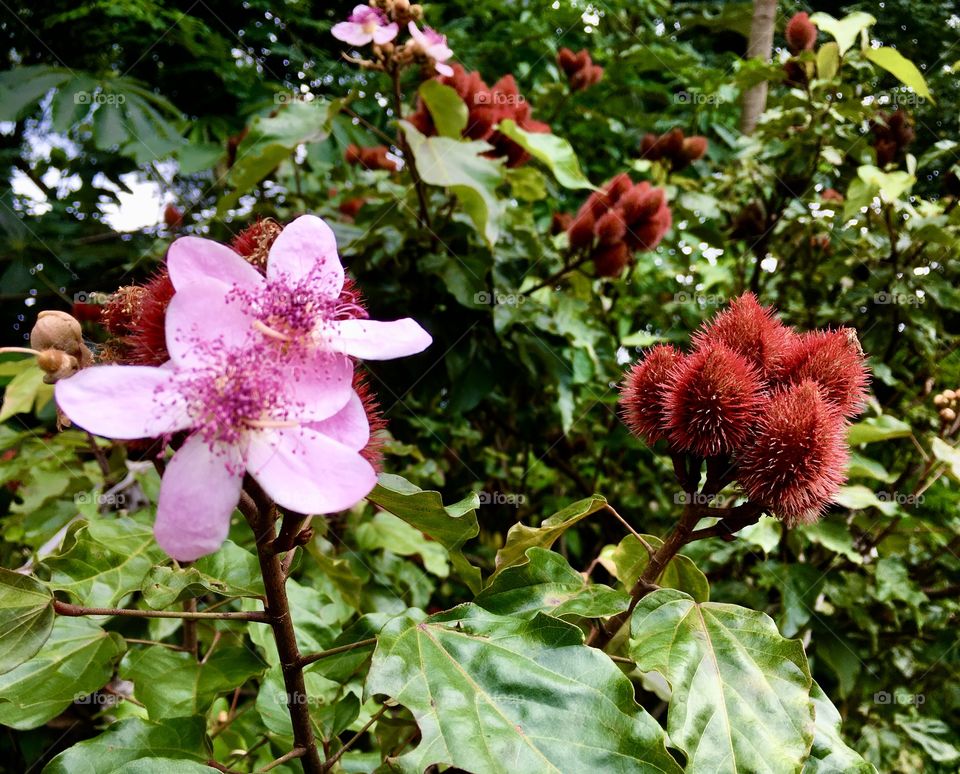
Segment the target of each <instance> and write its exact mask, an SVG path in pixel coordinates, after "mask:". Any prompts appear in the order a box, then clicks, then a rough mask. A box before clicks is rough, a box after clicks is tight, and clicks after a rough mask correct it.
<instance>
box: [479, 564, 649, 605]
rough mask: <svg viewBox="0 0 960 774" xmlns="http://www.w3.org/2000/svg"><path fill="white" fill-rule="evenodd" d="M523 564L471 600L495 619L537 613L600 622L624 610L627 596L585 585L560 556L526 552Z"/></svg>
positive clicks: (628, 599)
mask: <svg viewBox="0 0 960 774" xmlns="http://www.w3.org/2000/svg"><path fill="white" fill-rule="evenodd" d="M526 556H527V559H528V560H529V561H527V562H526V563H524V564H519V565H515V566H513V567H508V568H507V569H506V570H504V571H503V572H502V573H500V574H499V575H497V576H496V577H495V578H494V579H493V581H492V582H491V583H490V585H489V586H487V587H486V588H485V589H484V590H483V591H481V592H480V594H478V595H477V598H476V599H475V600H474V601H475V602H476V603H477V604H478V605H480V607H482V608H484V609H486V610H489V611H490V612H491V613H496V614H497V615H514V616H525V617H529V618H532V617H533V616H534V615H536V614H537V613H545V614H547V615H552V616H556V617H558V618H560V617H562V616H566V615H577V616H582V617H584V618H599V617H602V616H610V615H616V614H617V613H620V612H622V611H624V610H626V609H627V607H628V606H629V604H630V595H629V594H626V593H624V592H622V591H616V590H615V589H611V588H610V587H609V586H604V585H603V584H601V583H587V581H586V580H585V579H584V577H583V575H581V574H580V573H579V572H577V571H576V570H574V569H573V568H572V567H571V566H570V564H569V563H568V562H567V560H566V559H564V558H563V557H562V556H560V554H558V553H555V552H553V551H547V550H546V549H544V548H537V547H533V548H528V549H527V552H526Z"/></svg>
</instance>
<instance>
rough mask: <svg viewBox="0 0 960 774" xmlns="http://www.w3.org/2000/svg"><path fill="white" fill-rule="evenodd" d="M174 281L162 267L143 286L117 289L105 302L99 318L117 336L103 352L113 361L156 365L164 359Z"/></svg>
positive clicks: (167, 355) (164, 360) (165, 357)
mask: <svg viewBox="0 0 960 774" xmlns="http://www.w3.org/2000/svg"><path fill="white" fill-rule="evenodd" d="M173 292H174V291H173V283H171V282H170V276H169V275H168V274H167V270H166V269H161V270H160V271H158V272H157V273H156V274H154V275H153V276H152V277H151V278H150V279H149V280H147V281H146V282H145V283H143V284H142V285H128V286H126V287H122V288H120V289H119V290H118V291H117V292H116V293H114V294H113V295H112V296H111V297H110V299H109V300H108V301H107V303H106V304H104V307H103V312H102V320H103V324H104V326H105V327H106V329H107V330H108V331H109V332H110V333H111V334H113V335H114V336H115V337H116V341H113V342H108V346H107V347H106V352H107V353H109V358H104V359H109V360H111V361H112V362H116V363H120V364H122V365H149V366H158V365H162V364H163V363H165V362H167V360H169V359H170V355H169V354H168V353H167V338H166V330H165V327H164V325H165V322H166V317H167V306H168V305H169V303H170V299H171V298H173Z"/></svg>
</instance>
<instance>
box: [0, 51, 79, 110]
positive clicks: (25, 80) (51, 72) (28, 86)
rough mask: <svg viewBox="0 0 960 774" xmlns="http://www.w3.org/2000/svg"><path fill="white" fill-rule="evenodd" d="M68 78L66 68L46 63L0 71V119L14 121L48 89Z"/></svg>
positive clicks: (68, 74) (68, 73)
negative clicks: (48, 65) (50, 65)
mask: <svg viewBox="0 0 960 774" xmlns="http://www.w3.org/2000/svg"><path fill="white" fill-rule="evenodd" d="M69 78H70V72H69V71H68V70H65V69H62V68H59V67H47V66H46V65H31V66H29V67H15V68H13V69H12V70H8V71H7V72H5V73H0V121H16V120H17V119H18V118H20V117H21V116H22V115H24V114H25V113H26V112H27V108H28V107H30V106H32V105H34V104H35V103H36V102H37V101H38V100H39V99H40V98H41V97H43V96H44V95H45V94H46V93H47V92H48V91H50V89H53V88H56V87H57V86H59V85H60V84H61V83H63V82H64V81H66V80H68V79H69Z"/></svg>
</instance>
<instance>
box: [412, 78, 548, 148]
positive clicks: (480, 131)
mask: <svg viewBox="0 0 960 774" xmlns="http://www.w3.org/2000/svg"><path fill="white" fill-rule="evenodd" d="M439 80H440V82H441V83H444V84H446V85H447V86H450V87H452V88H453V89H454V90H455V91H456V92H457V94H459V95H460V98H461V99H462V100H463V101H464V103H465V104H466V106H467V113H468V115H467V125H466V127H464V130H463V136H464V137H468V138H469V139H471V140H484V141H486V142H488V143H490V144H491V145H492V146H493V150H492V151H490V153H489V154H487V155H488V156H490V157H492V158H505V159H506V161H507V166H510V167H519V166H521V165H523V164H526V163H527V162H528V161H529V160H530V154H529V153H527V152H526V151H525V150H524V149H523V148H522V147H520V146H519V145H518V144H517V143H515V142H514V141H513V140H511V139H510V138H509V137H507V136H506V135H505V134H502V133H501V132H498V131H496V126H497V124H499V123H500V122H501V121H504V120H506V119H508V118H509V119H511V120H513V121H515V122H516V124H517V126H519V127H520V128H521V129H523V130H525V131H527V132H539V133H548V132H549V131H550V126H549V125H548V124H545V123H543V122H542V121H536V120H535V119H534V118H533V117H532V115H531V109H530V103H529V102H527V100H526V98H525V97H524V96H523V95H522V94H521V93H520V90H519V89H518V87H517V82H516V80H514V77H513V76H512V75H505V76H503V77H502V78H501V79H500V80H499V81H497V82H496V83H495V84H493V86H487V84H486V82H485V81H484V80H483V78H481V77H480V73H477V72H473V71H468V70H465V69H464V68H463V67H462V66H461V65H458V64H455V65H453V75H449V76H444V77H441V78H440V79H439ZM407 121H409V122H410V123H411V124H413V125H414V127H416V128H417V130H418V131H420V132H421V133H422V134H425V135H428V136H432V135H435V134H436V133H437V130H436V127H435V126H434V123H433V118H432V117H431V115H430V111H429V109H428V108H427V106H426V105H425V104H424V102H423V100H421V99H418V100H417V109H416V111H415V112H414V113H413V114H411V115H410V116H408V117H407Z"/></svg>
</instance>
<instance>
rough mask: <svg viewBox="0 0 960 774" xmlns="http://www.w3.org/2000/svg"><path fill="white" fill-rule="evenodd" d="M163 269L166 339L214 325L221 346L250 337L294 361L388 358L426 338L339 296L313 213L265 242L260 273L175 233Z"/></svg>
mask: <svg viewBox="0 0 960 774" xmlns="http://www.w3.org/2000/svg"><path fill="white" fill-rule="evenodd" d="M167 268H168V270H169V272H170V279H171V280H172V281H173V286H174V288H176V291H177V293H176V295H175V296H174V298H173V301H172V302H171V309H174V308H175V309H176V310H177V312H178V314H177V315H176V316H175V320H174V321H173V324H172V327H171V325H169V324H168V326H167V337H168V338H170V337H173V338H180V339H188V340H189V339H191V338H195V337H196V335H197V332H198V331H204V330H211V331H212V330H216V331H218V332H220V333H221V334H222V335H223V336H225V337H226V338H227V340H228V342H229V343H231V344H235V345H240V346H242V345H243V342H245V341H247V340H249V339H250V337H251V336H253V337H254V339H255V340H256V342H257V344H258V345H259V344H270V345H272V347H273V349H272V351H273V352H274V353H275V354H276V356H278V357H280V358H282V359H286V360H288V361H292V362H297V359H298V358H304V357H306V356H307V355H306V354H305V353H313V356H316V357H329V356H331V355H350V356H352V357H356V358H363V359H367V360H389V359H391V358H396V357H405V356H407V355H413V354H416V353H417V352H421V351H423V350H424V349H426V348H427V347H428V346H429V345H430V343H431V341H432V339H431V338H430V334H428V333H427V332H426V331H425V330H423V328H421V327H420V326H419V325H418V324H417V323H416V322H415V321H414V320H411V319H410V318H404V319H402V320H395V321H392V322H379V321H376V320H368V319H364V318H365V317H366V312H365V311H364V310H363V308H362V307H360V306H359V305H357V304H355V303H351V302H350V300H349V299H350V295H349V294H347V295H346V296H344V297H343V298H341V290H342V289H343V283H344V274H343V266H342V265H341V264H340V257H339V255H338V254H337V242H336V237H335V236H334V234H333V231H332V230H331V229H330V227H329V226H328V225H327V224H326V223H324V221H322V220H321V219H320V218H318V217H316V216H314V215H303V216H301V217H299V218H297V219H296V220H295V221H293V222H292V223H291V224H290V225H288V226H286V227H285V228H284V229H283V231H281V232H280V234H279V236H277V238H276V240H275V241H274V243H273V244H272V245H271V247H270V253H269V256H268V258H267V270H266V277H264V276H263V275H261V274H260V273H259V272H258V271H257V270H256V269H255V268H254V267H253V266H251V265H250V264H249V263H247V262H246V261H245V260H244V259H243V258H241V257H240V256H239V255H237V254H236V253H235V252H234V251H233V250H231V249H230V248H229V247H227V246H226V245H221V244H219V243H218V242H213V241H211V240H208V239H200V238H198V237H183V238H181V239H178V240H177V241H176V242H174V243H173V244H172V245H171V246H170V250H169V251H168V253H167Z"/></svg>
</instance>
